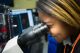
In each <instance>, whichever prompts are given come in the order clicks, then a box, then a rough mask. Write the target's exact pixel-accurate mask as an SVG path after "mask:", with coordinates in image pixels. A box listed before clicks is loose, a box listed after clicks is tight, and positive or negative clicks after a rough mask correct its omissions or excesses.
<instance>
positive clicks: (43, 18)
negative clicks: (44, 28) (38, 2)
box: [39, 12, 57, 22]
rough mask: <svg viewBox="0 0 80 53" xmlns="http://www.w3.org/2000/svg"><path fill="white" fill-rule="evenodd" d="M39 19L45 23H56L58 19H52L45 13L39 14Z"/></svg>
mask: <svg viewBox="0 0 80 53" xmlns="http://www.w3.org/2000/svg"><path fill="white" fill-rule="evenodd" d="M39 18H40V20H41V21H43V22H55V21H57V19H56V18H55V17H51V16H49V15H47V14H45V13H42V12H39Z"/></svg>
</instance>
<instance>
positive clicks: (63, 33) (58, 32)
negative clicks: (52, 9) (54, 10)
mask: <svg viewBox="0 0 80 53" xmlns="http://www.w3.org/2000/svg"><path fill="white" fill-rule="evenodd" d="M39 17H40V20H41V21H42V22H44V23H46V24H47V25H48V26H49V28H50V30H49V31H50V33H51V35H52V36H53V37H54V38H55V39H56V40H57V41H58V42H62V40H63V39H66V37H67V35H68V32H67V29H66V27H65V26H64V25H63V24H62V23H61V22H60V21H59V20H57V19H56V18H55V17H50V16H48V15H46V14H45V13H42V12H39Z"/></svg>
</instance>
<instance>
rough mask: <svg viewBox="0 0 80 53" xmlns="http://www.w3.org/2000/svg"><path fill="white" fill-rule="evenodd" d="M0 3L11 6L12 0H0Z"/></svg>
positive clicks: (12, 4)
mask: <svg viewBox="0 0 80 53" xmlns="http://www.w3.org/2000/svg"><path fill="white" fill-rule="evenodd" d="M0 4H5V5H8V6H11V7H13V6H14V0H0Z"/></svg>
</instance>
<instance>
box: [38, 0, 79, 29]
mask: <svg viewBox="0 0 80 53" xmlns="http://www.w3.org/2000/svg"><path fill="white" fill-rule="evenodd" d="M37 9H38V10H39V11H44V12H45V13H46V14H47V15H51V16H53V17H54V16H56V17H57V18H58V19H60V20H61V21H63V22H65V23H67V24H69V25H70V26H73V27H76V28H79V29H80V6H79V5H78V4H77V3H76V2H75V0H39V1H38V2H37Z"/></svg>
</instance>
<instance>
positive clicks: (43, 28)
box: [2, 23, 48, 53]
mask: <svg viewBox="0 0 80 53" xmlns="http://www.w3.org/2000/svg"><path fill="white" fill-rule="evenodd" d="M47 33H48V26H47V25H46V24H44V23H39V24H37V25H35V26H32V27H29V28H27V29H25V30H24V31H23V33H22V34H21V35H18V36H16V37H14V38H12V39H10V40H9V41H8V42H7V44H6V46H5V48H4V50H3V52H2V53H24V52H23V50H24V48H25V47H28V46H30V45H32V44H34V43H36V42H39V40H40V38H41V37H42V36H43V35H46V34H47Z"/></svg>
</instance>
